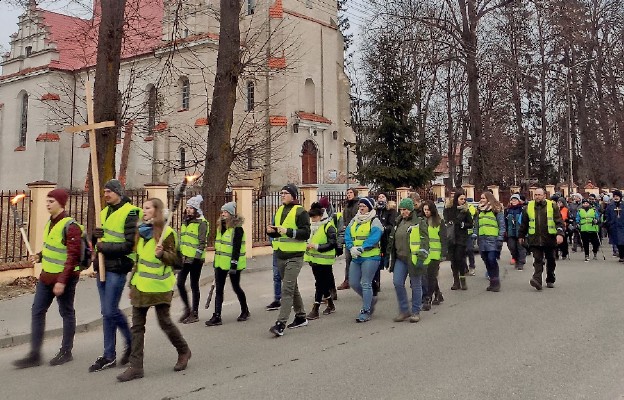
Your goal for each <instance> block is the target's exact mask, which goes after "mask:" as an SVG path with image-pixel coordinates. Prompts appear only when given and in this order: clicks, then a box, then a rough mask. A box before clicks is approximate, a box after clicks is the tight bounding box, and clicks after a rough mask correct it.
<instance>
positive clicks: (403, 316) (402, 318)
mask: <svg viewBox="0 0 624 400" xmlns="http://www.w3.org/2000/svg"><path fill="white" fill-rule="evenodd" d="M409 317H410V314H409V313H400V314H399V315H397V316H396V317H394V319H393V321H394V322H403V321H405V320H407V319H408V318H409Z"/></svg>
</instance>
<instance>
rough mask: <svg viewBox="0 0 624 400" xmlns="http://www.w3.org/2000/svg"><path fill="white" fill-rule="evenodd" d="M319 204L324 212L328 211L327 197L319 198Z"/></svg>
mask: <svg viewBox="0 0 624 400" xmlns="http://www.w3.org/2000/svg"><path fill="white" fill-rule="evenodd" d="M319 204H320V205H321V207H323V208H324V209H326V210H327V209H329V198H328V197H327V196H323V197H321V199H320V200H319Z"/></svg>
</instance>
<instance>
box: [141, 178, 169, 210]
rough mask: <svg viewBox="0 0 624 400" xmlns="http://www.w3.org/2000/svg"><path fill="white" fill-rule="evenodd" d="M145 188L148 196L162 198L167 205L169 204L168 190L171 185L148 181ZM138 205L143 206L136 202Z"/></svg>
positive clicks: (149, 197)
mask: <svg viewBox="0 0 624 400" xmlns="http://www.w3.org/2000/svg"><path fill="white" fill-rule="evenodd" d="M144 187H145V190H147V198H148V199H151V198H157V199H160V200H161V201H162V202H163V204H164V205H165V207H166V206H167V204H169V200H168V198H167V190H168V189H169V186H168V185H167V184H166V183H146V184H145V185H144ZM135 205H136V206H137V207H141V205H140V204H135Z"/></svg>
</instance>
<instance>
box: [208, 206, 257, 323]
mask: <svg viewBox="0 0 624 400" xmlns="http://www.w3.org/2000/svg"><path fill="white" fill-rule="evenodd" d="M243 222H244V219H243V217H240V216H238V215H236V203H234V202H230V203H226V204H224V205H223V207H221V219H220V220H219V227H218V228H217V238H216V240H215V260H214V274H215V291H216V295H215V312H214V314H212V318H210V319H209V320H208V321H206V326H217V325H221V324H222V323H223V322H222V320H221V309H222V306H223V289H224V288H225V280H226V278H227V277H228V275H229V276H230V283H231V284H232V289H233V290H234V293H236V297H238V302H239V303H240V308H241V313H240V315H239V316H238V318H237V319H236V320H237V321H238V322H243V321H247V320H248V319H249V316H250V315H251V314H250V313H249V307H247V297H246V296H245V292H243V289H241V287H240V279H241V272H242V271H243V270H244V269H245V268H246V267H247V257H246V256H245V231H244V230H243Z"/></svg>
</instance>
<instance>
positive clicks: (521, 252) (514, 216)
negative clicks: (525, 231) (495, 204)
mask: <svg viewBox="0 0 624 400" xmlns="http://www.w3.org/2000/svg"><path fill="white" fill-rule="evenodd" d="M522 211H523V207H522V203H521V200H520V195H519V194H517V193H515V194H513V195H511V199H510V200H509V207H508V208H507V210H506V211H505V232H506V233H507V248H508V249H509V252H510V253H511V258H512V260H514V264H515V265H514V267H515V268H516V270H518V271H522V270H523V269H524V264H526V248H525V247H524V246H522V245H520V243H519V241H518V232H519V231H520V225H521V224H522Z"/></svg>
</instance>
